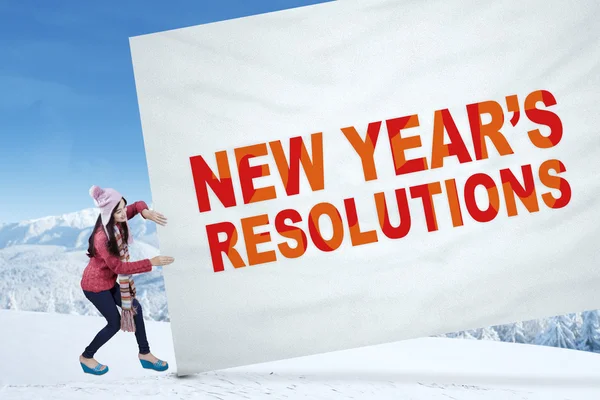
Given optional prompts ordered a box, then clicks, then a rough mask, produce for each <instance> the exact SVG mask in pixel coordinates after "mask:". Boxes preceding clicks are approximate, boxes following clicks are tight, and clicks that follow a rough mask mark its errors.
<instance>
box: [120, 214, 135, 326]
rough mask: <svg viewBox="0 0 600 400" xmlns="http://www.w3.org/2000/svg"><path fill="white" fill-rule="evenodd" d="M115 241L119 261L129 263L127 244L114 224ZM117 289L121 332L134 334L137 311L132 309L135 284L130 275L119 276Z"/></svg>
mask: <svg viewBox="0 0 600 400" xmlns="http://www.w3.org/2000/svg"><path fill="white" fill-rule="evenodd" d="M115 239H116V240H117V244H118V246H119V256H120V258H121V261H123V262H129V249H128V246H127V243H125V242H124V241H123V238H122V236H121V230H120V229H119V228H118V227H117V224H115ZM118 280H119V287H120V291H121V310H122V312H121V330H122V331H125V332H135V322H134V320H133V317H134V315H136V314H137V310H136V309H135V307H133V299H135V284H134V283H133V276H132V275H119V277H118Z"/></svg>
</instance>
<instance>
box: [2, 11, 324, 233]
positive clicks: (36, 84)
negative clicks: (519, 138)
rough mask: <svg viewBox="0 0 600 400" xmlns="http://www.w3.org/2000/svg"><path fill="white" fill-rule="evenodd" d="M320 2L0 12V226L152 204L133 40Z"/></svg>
mask: <svg viewBox="0 0 600 400" xmlns="http://www.w3.org/2000/svg"><path fill="white" fill-rule="evenodd" d="M321 2H324V0H305V1H301V0H280V1H277V0H261V1H248V0H220V1H200V0H198V1H169V2H167V1H149V0H145V1H137V0H136V1H133V0H128V1H118V2H117V1H109V0H105V1H100V2H91V1H81V0H77V1H74V0H69V1H67V0H63V1H58V2H55V1H31V0H19V1H3V2H0V60H1V61H0V205H1V207H0V223H3V222H17V221H21V220H24V219H32V218H39V217H44V216H48V215H60V214H64V213H68V212H72V211H77V210H80V209H83V208H87V207H93V202H92V199H91V198H90V197H89V195H88V189H89V187H90V186H91V185H92V184H95V185H100V186H102V187H114V188H116V189H117V190H119V191H120V192H121V193H122V194H123V195H124V196H125V197H127V199H128V200H130V201H134V200H137V199H143V200H145V201H147V202H148V203H150V202H151V201H152V199H151V196H150V183H149V180H148V173H147V165H146V157H145V153H144V144H143V136H142V130H141V125H140V120H139V113H138V105H137V97H136V92H135V83H134V78H133V69H132V65H131V55H130V51H129V37H131V36H136V35H141V34H146V33H152V32H159V31H164V30H168V29H176V28H182V27H186V26H191V25H198V24H203V23H209V22H215V21H220V20H225V19H231V18H238V17H244V16H248V15H253V14H260V13H265V12H272V11H278V10H282V9H287V8H293V7H299V6H305V5H311V4H317V3H321Z"/></svg>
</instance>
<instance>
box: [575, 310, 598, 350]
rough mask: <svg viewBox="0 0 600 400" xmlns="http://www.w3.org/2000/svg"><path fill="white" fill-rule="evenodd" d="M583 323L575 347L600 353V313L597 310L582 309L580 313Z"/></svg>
mask: <svg viewBox="0 0 600 400" xmlns="http://www.w3.org/2000/svg"><path fill="white" fill-rule="evenodd" d="M581 317H582V319H583V324H582V326H581V331H580V335H579V339H578V341H577V348H578V349H579V350H583V351H592V352H595V353H600V315H599V314H598V311H584V312H583V313H582V315H581Z"/></svg>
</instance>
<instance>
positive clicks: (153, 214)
mask: <svg viewBox="0 0 600 400" xmlns="http://www.w3.org/2000/svg"><path fill="white" fill-rule="evenodd" d="M142 217H144V218H146V219H149V220H150V221H154V222H156V223H157V224H159V225H162V226H165V225H166V224H167V218H165V216H164V215H162V214H161V213H159V212H157V211H154V210H144V211H142Z"/></svg>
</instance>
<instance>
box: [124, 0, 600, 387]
mask: <svg viewBox="0 0 600 400" xmlns="http://www.w3.org/2000/svg"><path fill="white" fill-rule="evenodd" d="M365 3H368V4H365ZM598 12H600V7H599V3H598V2H597V1H578V2H563V1H554V2H547V1H545V0H540V1H522V2H514V1H513V2H495V3H493V4H490V3H487V4H485V5H482V4H480V3H478V2H472V1H471V2H462V1H461V2H458V1H451V2H446V1H441V0H437V1H428V2H414V1H370V2H364V3H363V2H335V3H326V4H322V5H318V6H310V7H303V8H297V9H292V10H286V11H282V12H276V13H269V14H263V15H257V16H252V17H247V18H240V19H234V20H229V21H223V22H219V23H212V24H207V25H202V26H193V27H188V28H184V29H177V30H172V31H167V32H161V33H155V34H150V35H144V36H138V37H135V38H131V49H132V58H133V65H134V72H135V80H136V86H137V92H138V99H139V106H140V112H141V121H142V127H143V134H144V141H145V146H146V155H147V161H148V168H149V175H150V183H151V188H152V201H153V202H154V204H155V207H156V209H157V210H159V211H161V212H162V213H164V214H165V215H166V216H167V218H168V219H169V224H168V225H167V226H166V227H159V229H158V236H159V242H160V249H161V254H163V255H169V256H173V257H175V260H176V261H175V263H174V264H172V265H170V266H167V267H165V268H164V277H165V284H166V289H167V295H168V304H169V313H170V318H171V326H172V330H173V340H174V345H175V352H176V357H177V365H178V374H179V375H185V374H189V373H195V372H202V371H207V370H215V369H221V368H226V367H234V366H241V365H245V364H251V363H259V362H265V361H270V360H277V359H283V358H290V357H296V356H303V355H309V354H315V353H320V352H328V351H334V350H341V349H348V348H353V347H359V346H365V345H371V344H378V343H384V342H391V341H397V340H401V339H407V338H414V337H419V336H427V335H433V334H440V333H445V332H452V331H456V330H462V329H471V328H477V327H485V326H490V325H495V324H502V323H509V322H513V321H518V320H527V319H532V318H537V317H543V316H550V315H556V314H562V313H567V312H576V311H581V310H587V309H596V308H600V290H599V288H600V264H599V260H600V246H599V240H598V237H599V233H600V230H599V228H598V223H599V222H600V201H599V200H598V199H599V197H600V173H599V170H600V169H599V167H600V135H599V131H598V129H599V128H598V127H599V126H600V117H599V115H600V113H599V112H598V110H597V108H598V104H599V100H600V80H599V77H600V68H599V64H598V37H600V23H599V22H598V18H597V17H596V16H597V15H598Z"/></svg>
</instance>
